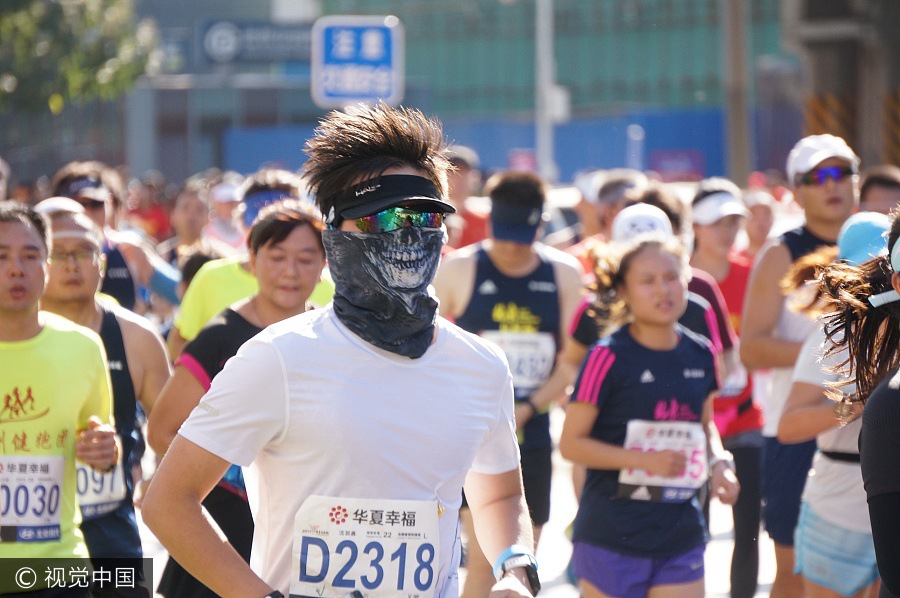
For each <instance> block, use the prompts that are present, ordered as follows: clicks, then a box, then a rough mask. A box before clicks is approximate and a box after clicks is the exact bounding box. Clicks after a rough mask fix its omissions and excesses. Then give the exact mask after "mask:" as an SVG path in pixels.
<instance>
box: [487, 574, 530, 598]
mask: <svg viewBox="0 0 900 598" xmlns="http://www.w3.org/2000/svg"><path fill="white" fill-rule="evenodd" d="M523 575H524V574H523ZM490 598H531V591H530V590H529V589H528V586H527V585H525V584H524V583H523V582H522V581H521V580H520V579H519V578H518V577H517V576H516V575H514V574H513V573H512V572H510V573H507V574H506V575H504V576H503V577H502V578H501V579H500V581H498V582H497V583H495V584H494V587H492V588H491V593H490Z"/></svg>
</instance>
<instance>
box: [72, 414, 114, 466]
mask: <svg viewBox="0 0 900 598" xmlns="http://www.w3.org/2000/svg"><path fill="white" fill-rule="evenodd" d="M88 426H89V427H88V428H87V429H86V430H82V431H81V432H79V434H78V441H77V442H76V443H75V456H76V457H78V459H79V460H80V461H82V462H83V463H84V464H86V465H88V466H90V467H92V468H93V469H97V470H101V471H102V470H105V469H110V468H111V467H115V465H116V461H118V457H119V449H118V446H117V444H116V429H115V428H114V427H113V426H111V425H110V424H104V423H103V422H101V421H100V418H98V417H97V416H95V415H92V416H91V418H90V419H89V420H88Z"/></svg>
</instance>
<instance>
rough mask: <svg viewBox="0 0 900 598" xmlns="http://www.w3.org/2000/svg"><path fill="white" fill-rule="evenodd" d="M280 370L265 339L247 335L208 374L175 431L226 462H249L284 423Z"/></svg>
mask: <svg viewBox="0 0 900 598" xmlns="http://www.w3.org/2000/svg"><path fill="white" fill-rule="evenodd" d="M284 371H285V370H284V366H283V361H282V359H281V354H280V353H279V352H278V351H277V350H276V349H275V348H274V347H273V346H272V345H271V344H269V343H266V342H264V341H261V340H257V338H253V339H250V340H249V341H247V342H246V343H245V344H244V345H243V346H242V347H241V348H240V350H239V351H238V352H237V355H235V356H234V357H232V358H231V359H229V360H228V362H227V363H226V364H225V368H224V369H223V370H222V371H221V372H219V374H218V375H217V376H216V377H215V378H213V381H212V386H211V387H210V389H209V391H208V392H207V393H206V394H205V395H204V396H203V398H202V399H201V400H200V404H199V405H197V407H196V408H195V409H194V410H193V411H192V412H191V415H190V416H189V417H188V419H187V421H185V422H184V424H183V425H182V426H181V429H180V430H179V431H178V433H179V434H181V435H182V436H184V437H185V438H187V439H188V440H190V441H191V442H193V443H194V444H196V445H198V446H200V447H202V448H204V449H206V450H208V451H209V452H211V453H213V454H215V455H217V456H219V457H221V458H222V459H225V460H226V461H228V462H230V463H235V464H237V465H241V466H244V467H246V466H248V465H250V463H252V462H253V459H254V458H255V457H256V455H257V453H259V452H260V451H261V450H262V448H263V447H264V446H265V445H266V444H267V443H269V442H271V441H273V440H276V439H277V438H278V437H279V436H280V435H281V434H282V433H283V431H284V430H285V429H286V427H287V424H288V421H287V417H288V408H287V392H286V379H285V374H284Z"/></svg>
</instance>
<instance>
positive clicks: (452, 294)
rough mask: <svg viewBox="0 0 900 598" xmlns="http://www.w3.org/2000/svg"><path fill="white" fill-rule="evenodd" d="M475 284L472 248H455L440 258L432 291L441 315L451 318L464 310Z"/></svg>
mask: <svg viewBox="0 0 900 598" xmlns="http://www.w3.org/2000/svg"><path fill="white" fill-rule="evenodd" d="M474 284H475V254H474V253H473V249H472V248H470V247H465V248H463V249H457V250H456V251H454V252H453V253H451V254H450V255H448V256H447V257H445V258H444V259H442V260H441V265H440V267H439V268H438V271H437V274H435V277H434V282H433V283H432V285H433V286H434V293H435V295H436V296H437V298H438V301H440V303H441V304H440V307H439V308H438V309H439V310H440V314H441V316H443V317H445V318H448V319H450V320H453V319H455V318H456V316H458V315H460V314H461V313H463V312H464V311H465V310H466V307H468V305H469V299H470V298H471V296H472V290H473V289H472V287H473V285H474Z"/></svg>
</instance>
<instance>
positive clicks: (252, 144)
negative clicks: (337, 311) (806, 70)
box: [223, 109, 800, 182]
mask: <svg viewBox="0 0 900 598" xmlns="http://www.w3.org/2000/svg"><path fill="white" fill-rule="evenodd" d="M772 120H773V119H772V117H771V115H754V122H755V123H756V124H757V126H755V127H754V129H757V130H759V125H760V124H764V123H769V125H770V128H771V129H772V130H778V131H780V132H781V133H782V135H783V136H782V137H781V138H777V139H773V138H771V137H768V136H767V138H765V139H763V140H762V142H761V143H760V142H757V143H755V144H754V145H755V149H754V160H753V163H754V168H758V169H760V168H761V169H765V168H772V167H774V168H783V160H784V156H786V155H787V151H788V150H789V149H790V147H791V145H793V143H794V141H796V139H798V138H799V136H800V123H799V114H798V115H796V116H792V115H786V116H783V117H782V118H781V119H779V122H778V123H777V124H778V125H781V126H775V127H772V126H771V124H772ZM760 121H762V122H760ZM781 121H783V122H781ZM632 124H637V125H640V126H641V127H642V128H643V130H644V134H645V138H644V144H643V148H642V151H641V153H640V166H641V168H642V169H645V170H646V169H660V168H661V167H663V168H673V167H675V166H677V165H678V164H683V165H684V166H685V169H686V170H689V171H692V172H693V173H694V174H696V175H697V176H702V177H707V176H724V175H726V174H727V171H728V164H727V156H726V154H727V147H726V140H725V122H724V115H723V112H722V111H721V110H718V109H683V110H657V111H634V112H631V113H623V114H620V115H615V116H606V117H595V118H582V119H577V120H576V119H573V120H572V121H570V122H568V123H566V124H563V125H559V126H557V127H556V130H555V156H556V161H557V165H558V167H559V181H560V182H568V181H571V180H572V177H573V175H574V174H575V173H576V172H578V171H580V170H583V169H587V168H615V167H622V166H628V165H630V164H632V161H630V160H629V156H628V155H627V152H628V150H629V147H628V141H627V135H626V129H627V127H628V126H629V125H632ZM313 128H314V125H312V124H310V125H294V126H282V127H253V128H232V129H229V130H228V131H227V132H226V133H225V138H224V140H223V155H224V164H223V166H224V167H225V168H227V169H231V170H236V171H238V172H242V173H249V172H253V171H254V170H256V169H257V168H259V167H260V166H261V165H263V164H269V165H276V166H280V167H284V168H288V169H291V170H293V169H297V168H299V167H300V166H301V165H302V164H303V162H305V160H306V157H305V155H304V154H303V152H302V149H303V145H304V143H305V142H306V139H308V138H309V137H310V136H311V135H312V132H313ZM764 128H765V127H764ZM444 132H445V134H446V136H447V138H448V139H449V140H450V142H451V143H460V144H464V145H469V146H471V147H473V148H475V150H476V151H477V152H478V154H479V155H480V157H481V162H482V169H483V170H485V171H491V170H497V169H504V168H507V167H509V160H510V155H511V153H515V151H516V150H522V149H532V148H534V126H533V124H532V123H531V122H524V121H511V120H499V119H493V120H446V121H444Z"/></svg>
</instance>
